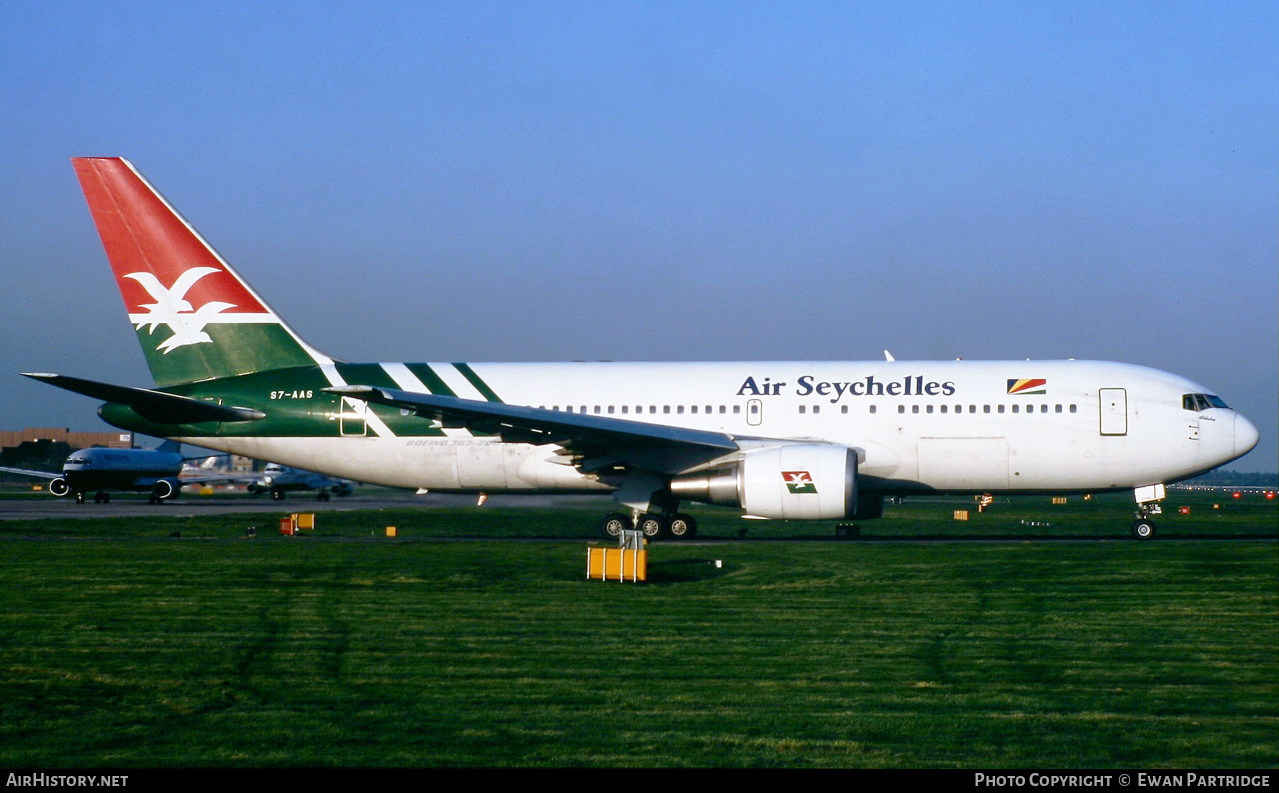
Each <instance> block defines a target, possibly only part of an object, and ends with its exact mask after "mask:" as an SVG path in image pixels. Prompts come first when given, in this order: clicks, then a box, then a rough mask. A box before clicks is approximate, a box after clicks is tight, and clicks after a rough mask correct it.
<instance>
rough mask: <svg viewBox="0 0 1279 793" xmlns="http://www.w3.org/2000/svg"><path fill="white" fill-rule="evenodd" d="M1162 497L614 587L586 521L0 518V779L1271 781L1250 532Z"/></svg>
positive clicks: (939, 515) (534, 514) (1271, 672)
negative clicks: (1193, 774)
mask: <svg viewBox="0 0 1279 793" xmlns="http://www.w3.org/2000/svg"><path fill="white" fill-rule="evenodd" d="M1186 499H1190V500H1192V501H1193V504H1192V510H1191V515H1189V516H1181V515H1177V514H1175V509H1176V505H1177V502H1178V498H1177V497H1175V496H1174V497H1173V498H1170V499H1169V501H1168V502H1167V507H1166V508H1167V509H1168V511H1170V512H1173V513H1174V514H1172V515H1165V516H1164V518H1163V519H1162V520H1161V521H1160V536H1161V540H1156V541H1154V542H1137V541H1134V540H1131V539H1129V538H1128V537H1127V536H1126V525H1127V521H1128V520H1129V519H1130V517H1129V516H1128V515H1127V512H1126V511H1125V510H1126V509H1127V507H1126V504H1125V503H1123V502H1119V501H1111V502H1109V503H1107V502H1106V500H1105V499H1095V500H1094V501H1092V502H1087V503H1084V502H1078V503H1076V500H1075V499H1072V500H1071V502H1070V503H1069V504H1068V505H1067V506H1066V507H1058V508H1055V509H1056V511H1054V508H1051V507H1049V506H1048V505H1047V501H1048V499H1046V498H1043V499H1014V500H1013V501H1010V502H1007V503H1002V504H997V505H996V508H995V510H993V511H992V512H990V513H987V514H985V515H980V516H979V515H977V514H976V512H975V510H974V511H973V513H972V516H973V517H972V520H970V521H969V522H967V523H959V522H956V521H954V520H953V516H952V510H953V508H963V507H965V506H967V503H968V502H962V500H955V501H954V503H951V502H948V501H945V500H940V499H939V500H933V501H929V500H920V501H919V502H907V504H906V505H903V506H901V507H892V508H890V509H889V511H888V514H887V515H886V517H885V518H884V519H883V520H882V521H879V522H876V523H867V524H865V527H864V529H863V535H864V536H865V537H867V538H870V539H872V540H873V538H875V537H910V536H915V537H918V538H919V539H921V540H922V539H925V538H927V537H930V536H951V537H954V536H973V537H977V536H1007V537H1018V536H1031V535H1034V534H1041V535H1055V536H1061V535H1065V536H1078V537H1097V536H1113V537H1114V538H1115V539H1113V540H1108V541H1096V540H1093V541H1088V542H1042V541H1033V540H1028V541H1016V540H1013V541H1007V542H997V543H979V542H971V543H970V542H954V543H938V542H925V541H920V542H887V541H863V542H835V541H820V542H818V541H812V538H817V537H823V538H824V537H828V536H829V529H830V526H829V525H823V526H822V527H821V528H820V529H818V528H816V527H809V526H799V527H795V526H791V527H787V526H785V525H783V524H771V523H769V524H762V523H757V522H751V523H750V524H749V525H747V526H745V527H746V528H748V529H749V532H748V535H747V537H748V540H747V541H744V542H743V541H738V540H736V535H737V531H738V530H739V529H740V528H742V527H743V524H744V523H745V522H743V521H741V520H739V519H737V518H736V517H735V516H733V515H732V513H730V512H728V511H710V510H708V511H706V512H699V513H697V514H698V516H699V520H701V522H702V535H703V536H704V537H705V538H706V539H707V542H705V543H697V544H691V545H686V544H669V543H667V544H656V545H653V546H651V548H650V580H649V582H648V583H646V584H641V585H634V584H618V583H612V582H610V583H601V582H598V581H586V580H585V550H584V549H585V546H586V545H587V543H588V542H591V541H593V540H592V539H591V538H590V535H589V531H590V526H591V524H592V523H593V520H594V519H595V518H597V517H598V516H599V514H600V513H601V512H602V510H561V511H552V510H501V511H491V510H486V509H480V510H476V509H466V510H453V509H438V510H389V511H376V512H342V513H323V514H321V515H320V516H319V521H320V524H319V527H318V528H317V531H316V532H315V533H314V535H313V536H305V537H297V538H285V537H280V536H279V535H278V534H275V533H274V531H273V527H272V526H270V525H266V524H269V523H270V521H269V520H264V519H263V516H260V515H259V516H252V517H250V516H221V517H217V516H212V517H202V518H199V519H180V518H165V517H154V518H146V519H135V520H129V519H105V520H93V521H85V520H69V521H24V522H18V521H5V522H3V523H0V553H3V558H4V563H3V565H0V596H2V597H3V603H4V607H3V610H2V613H0V713H2V714H3V718H0V766H8V767H39V768H46V769H49V768H59V767H91V766H104V767H138V766H143V767H157V766H185V767H214V766H254V767H263V766H360V767H370V766H560V767H563V766H636V767H677V766H678V767H685V766H694V767H752V766H781V767H847V768H851V767H885V766H887V767H1021V768H1031V767H1034V768H1049V767H1053V768H1071V767H1076V768H1084V767H1144V768H1154V767H1160V768H1172V767H1211V768H1231V767H1274V766H1275V765H1276V763H1277V762H1279V650H1277V648H1279V544H1277V543H1276V542H1275V537H1276V535H1277V534H1279V520H1277V516H1279V513H1277V512H1276V508H1275V504H1274V502H1265V501H1262V500H1260V499H1258V498H1256V497H1254V498H1252V499H1247V500H1244V501H1242V502H1239V503H1230V502H1229V501H1228V498H1227V503H1222V509H1220V510H1213V509H1212V503H1214V502H1218V503H1219V502H1222V500H1223V497H1222V496H1220V495H1218V496H1200V495H1197V494H1196V495H1193V496H1187V497H1186ZM1186 499H1182V500H1186ZM1196 499H1197V500H1196ZM1204 499H1207V500H1204ZM292 506H293V507H294V508H301V505H292ZM1033 523H1039V524H1041V525H1038V526H1033V525H1027V524H1033ZM1044 523H1051V524H1052V525H1051V526H1044V525H1042V524H1044ZM388 524H395V525H397V527H398V529H399V534H400V537H399V538H398V539H395V540H390V539H387V538H385V537H384V536H380V535H381V534H383V533H384V527H385V525H388ZM247 525H257V526H258V534H259V536H258V537H257V538H256V539H247V538H245V537H244V529H245V527H246V526H247ZM174 533H177V534H179V535H180V536H179V537H173V536H172V535H173V534H174ZM1214 534H1215V535H1219V536H1220V535H1228V536H1252V537H1256V538H1261V539H1259V540H1258V539H1251V540H1224V541H1214V542H1198V541H1193V540H1187V539H1186V538H1191V537H1202V536H1212V535H1214ZM445 537H457V538H465V537H484V538H489V539H490V541H484V542H477V541H472V540H470V539H442V538H445ZM573 537H576V538H580V539H581V541H580V542H544V541H537V540H536V539H520V538H573ZM787 537H793V538H796V539H786V538H787ZM503 538H509V539H503ZM758 538H764V539H767V540H768V541H759V539H758ZM806 538H807V539H806ZM493 540H496V541H493ZM1163 540H1166V541H1163ZM1180 540H1186V541H1180ZM717 559H718V560H721V562H722V565H723V566H722V567H720V568H717V567H716V566H715V564H714V562H715V560H717Z"/></svg>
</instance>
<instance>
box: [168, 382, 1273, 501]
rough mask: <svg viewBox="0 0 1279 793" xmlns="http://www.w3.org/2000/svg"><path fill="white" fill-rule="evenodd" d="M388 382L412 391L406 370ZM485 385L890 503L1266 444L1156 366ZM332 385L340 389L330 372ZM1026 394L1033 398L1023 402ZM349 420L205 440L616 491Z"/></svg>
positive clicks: (1069, 486) (318, 465)
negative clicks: (831, 453) (663, 428)
mask: <svg viewBox="0 0 1279 793" xmlns="http://www.w3.org/2000/svg"><path fill="white" fill-rule="evenodd" d="M431 366H432V368H433V369H434V370H435V371H436V372H438V373H440V375H441V377H442V378H443V379H444V380H445V381H446V382H448V384H449V387H450V388H451V390H453V392H454V393H455V394H456V396H458V397H461V398H463V399H476V400H483V399H484V396H483V395H482V394H480V393H479V391H477V390H476V389H475V387H474V386H472V385H471V384H470V383H468V382H467V381H466V379H465V378H463V377H461V376H460V375H458V373H457V370H456V369H453V368H452V367H453V365H452V364H447V363H442V364H431ZM326 368H327V367H326ZM382 368H383V369H384V370H385V371H387V372H388V373H390V374H391V375H392V376H395V377H397V378H400V379H402V377H403V374H402V371H401V370H402V368H403V367H402V365H399V364H384V365H382ZM471 369H472V370H473V371H474V372H475V373H476V374H477V375H479V376H480V377H481V378H483V381H484V382H485V383H486V384H487V386H488V387H489V388H490V389H491V391H492V392H493V393H495V394H496V395H498V396H499V397H500V398H501V400H502V401H503V402H504V403H506V404H511V405H522V406H528V407H536V408H546V409H549V410H558V411H571V412H574V413H581V412H585V413H588V414H594V415H600V416H607V417H610V418H614V419H619V420H624V421H637V422H647V423H655V424H664V425H671V426H678V427H686V428H695V429H702V430H714V431H719V432H724V433H728V434H730V435H732V436H734V437H735V438H736V439H737V440H738V442H739V444H740V445H742V446H743V447H745V448H749V447H752V446H769V445H776V444H777V443H779V442H790V441H803V442H818V443H830V444H837V445H841V446H847V447H849V448H853V449H856V450H857V452H858V458H859V467H858V474H859V475H860V476H865V477H872V478H874V479H875V480H878V484H877V488H878V489H881V490H882V491H883V492H889V493H891V492H903V493H905V492H929V491H933V492H1018V491H1021V492H1034V491H1053V492H1067V491H1095V490H1110V489H1124V488H1134V487H1140V486H1144V485H1148V484H1151V483H1157V482H1169V481H1176V480H1179V479H1183V478H1186V477H1190V476H1193V475H1195V474H1197V473H1199V472H1202V471H1205V470H1208V469H1211V468H1213V467H1216V466H1218V465H1221V464H1223V463H1225V462H1228V461H1229V460H1232V459H1234V458H1236V457H1238V456H1240V455H1242V454H1244V453H1246V452H1247V450H1248V449H1250V448H1251V447H1252V445H1254V444H1255V442H1256V430H1255V428H1253V427H1252V425H1251V424H1249V423H1248V421H1247V420H1246V419H1244V418H1243V417H1242V416H1239V415H1238V414H1237V413H1235V411H1233V410H1231V409H1229V408H1224V407H1209V408H1206V409H1187V407H1186V400H1185V397H1186V395H1196V394H1198V395H1203V394H1209V393H1211V392H1209V391H1208V390H1207V389H1205V388H1204V387H1202V386H1200V385H1197V384H1195V383H1193V382H1191V381H1189V380H1187V379H1185V378H1183V377H1179V376H1177V375H1173V374H1169V373H1166V372H1161V371H1158V370H1155V369H1150V368H1147V367H1143V366H1135V365H1129V364H1118V363H1108V362H1098V361H971V362H970V361H945V362H936V361H926V362H911V361H891V362H826V361H820V362H816V361H815V362H784V363H768V362H728V363H611V362H605V363H561V364H532V363H514V364H471ZM330 379H334V380H340V377H337V376H336V372H334V373H332V374H330ZM1040 380H1042V381H1043V383H1042V384H1041V383H1037V382H1035V381H1040ZM397 383H399V384H400V385H401V387H404V388H406V390H416V391H422V392H425V391H426V389H425V387H424V386H423V387H414V388H409V387H408V386H413V385H414V384H413V383H402V382H399V379H397ZM334 385H345V383H341V382H334ZM418 385H420V384H418ZM1018 387H1020V388H1021V389H1023V390H1022V391H1021V392H1019V393H1010V390H1013V389H1014V388H1018ZM1028 392H1036V393H1028ZM343 411H344V412H345V413H346V415H345V416H344V419H345V423H344V433H345V432H346V429H345V428H347V427H349V428H350V432H349V433H348V434H346V436H345V437H341V438H332V437H328V438H319V437H316V438H305V437H254V438H219V439H213V438H201V439H192V440H193V441H195V440H198V441H199V442H200V443H201V444H203V445H205V446H213V447H215V448H220V449H224V450H226V451H232V452H235V453H238V454H244V455H248V456H253V457H258V458H265V459H271V460H277V461H280V462H282V463H285V464H287V465H294V466H300V467H306V468H308V469H311V470H317V471H323V472H324V473H327V474H330V475H334V476H341V477H346V478H350V479H356V480H359V481H363V482H369V483H376V484H383V485H388V486H394V487H411V488H420V489H431V490H481V491H502V490H511V491H533V490H606V489H609V488H608V487H607V486H606V485H604V484H602V483H601V482H599V481H598V480H597V479H596V478H595V477H591V476H583V475H581V474H579V473H578V471H577V470H576V469H575V468H573V467H572V466H571V465H567V464H565V462H564V460H563V459H562V458H557V456H556V454H555V452H556V451H557V448H556V447H554V446H533V445H529V444H522V443H502V442H501V441H500V440H499V439H498V438H496V437H491V436H489V437H477V436H474V435H472V434H471V432H469V431H467V430H464V429H445V430H443V434H441V435H436V436H433V437H422V436H416V435H397V434H396V433H395V432H394V431H393V430H392V429H391V427H390V426H388V423H387V422H386V421H383V420H380V419H379V418H378V417H377V415H376V414H375V412H374V411H365V410H364V409H363V407H362V405H361V404H358V403H357V404H356V405H354V406H348V407H344V408H343ZM415 420H417V421H423V422H425V421H426V420H425V419H415ZM754 439H758V440H754Z"/></svg>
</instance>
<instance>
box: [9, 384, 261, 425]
mask: <svg viewBox="0 0 1279 793" xmlns="http://www.w3.org/2000/svg"><path fill="white" fill-rule="evenodd" d="M22 375H23V376H24V377H30V378H32V379H35V380H39V381H40V382H42V383H48V384H49V385H54V386H57V387H58V388H65V389H66V390H68V391H74V392H75V393H77V394H84V395H85V396H87V397H93V398H94V399H101V400H104V401H106V402H117V403H119V404H122V405H128V406H129V407H131V408H133V411H134V412H135V413H137V414H138V415H139V416H141V417H142V418H144V419H146V420H147V421H154V422H155V423H157V424H195V423H198V422H202V421H219V422H222V421H226V422H231V421H257V420H258V419H263V418H266V414H265V413H263V412H262V411H260V410H253V409H252V408H237V407H227V406H225V405H216V404H213V403H212V402H204V401H202V400H199V399H192V398H190V397H184V396H178V395H177V394H166V393H164V392H163V391H152V390H149V389H146V388H131V387H129V386H123V385H111V384H110V383H98V382H95V381H93V380H81V379H79V378H77V377H65V376H63V375H58V374H47V373H44V372H23V373H22Z"/></svg>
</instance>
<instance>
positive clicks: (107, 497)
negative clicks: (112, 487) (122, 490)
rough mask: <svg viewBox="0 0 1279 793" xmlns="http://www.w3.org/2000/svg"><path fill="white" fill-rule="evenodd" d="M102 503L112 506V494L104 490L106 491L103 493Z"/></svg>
mask: <svg viewBox="0 0 1279 793" xmlns="http://www.w3.org/2000/svg"><path fill="white" fill-rule="evenodd" d="M102 503H103V504H110V503H111V494H110V493H108V492H106V491H105V490H104V491H102Z"/></svg>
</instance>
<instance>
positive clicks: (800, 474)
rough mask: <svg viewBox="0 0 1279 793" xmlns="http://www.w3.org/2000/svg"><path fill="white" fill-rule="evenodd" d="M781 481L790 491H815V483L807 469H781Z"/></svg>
mask: <svg viewBox="0 0 1279 793" xmlns="http://www.w3.org/2000/svg"><path fill="white" fill-rule="evenodd" d="M782 481H783V482H785V483H786V489H787V490H789V491H790V492H792V493H796V494H798V493H816V492H817V483H816V482H814V481H813V475H812V474H810V473H808V472H807V471H782Z"/></svg>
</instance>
